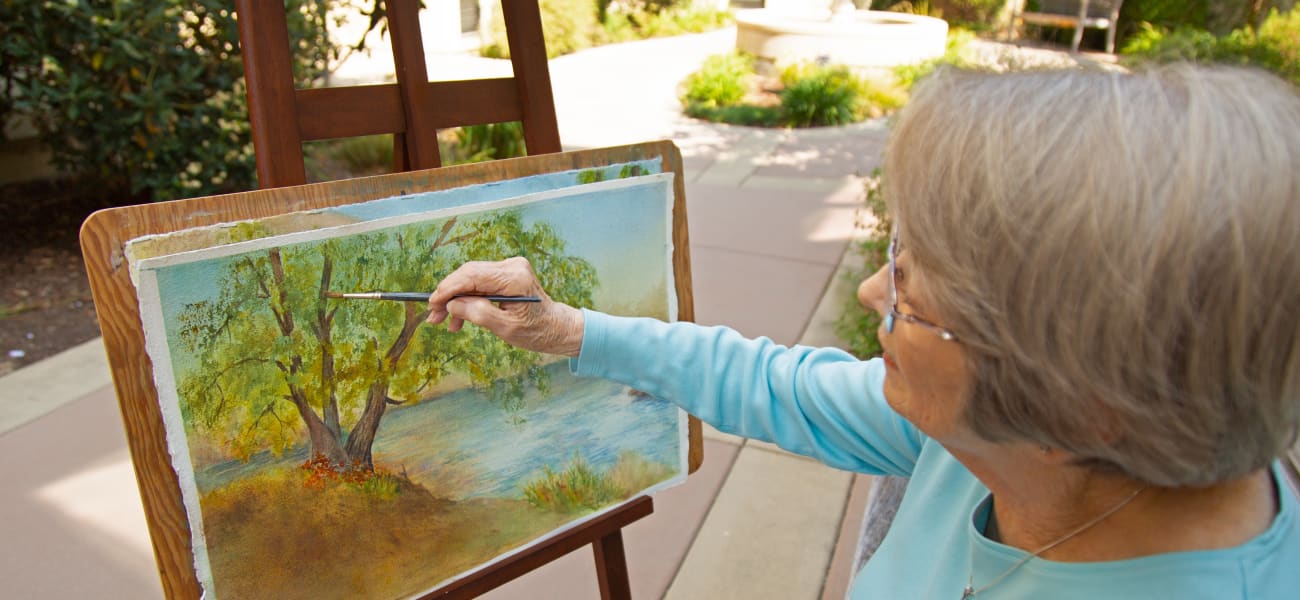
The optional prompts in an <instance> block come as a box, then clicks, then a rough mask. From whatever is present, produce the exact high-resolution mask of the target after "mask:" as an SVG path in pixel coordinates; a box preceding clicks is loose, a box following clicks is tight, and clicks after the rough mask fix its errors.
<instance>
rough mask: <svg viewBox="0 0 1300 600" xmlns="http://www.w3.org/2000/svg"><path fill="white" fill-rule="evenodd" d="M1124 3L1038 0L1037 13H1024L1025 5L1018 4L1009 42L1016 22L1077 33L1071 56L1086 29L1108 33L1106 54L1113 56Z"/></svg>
mask: <svg viewBox="0 0 1300 600" xmlns="http://www.w3.org/2000/svg"><path fill="white" fill-rule="evenodd" d="M1123 3H1124V0H1039V2H1038V10H1037V11H1031V12H1024V11H1022V10H1021V8H1022V7H1023V6H1024V3H1023V2H1017V3H1016V9H1015V11H1014V13H1013V14H1012V15H1011V21H1010V23H1008V25H1007V39H1008V40H1009V39H1011V30H1012V29H1014V28H1015V26H1016V22H1017V21H1023V22H1025V23H1033V24H1035V25H1047V26H1049V27H1061V28H1067V29H1074V39H1073V40H1071V41H1070V52H1078V51H1079V42H1081V41H1083V30H1084V29H1105V30H1106V52H1107V53H1109V54H1114V53H1115V26H1116V24H1117V23H1118V22H1119V8H1120V5H1121V4H1123Z"/></svg>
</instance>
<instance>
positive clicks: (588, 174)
mask: <svg viewBox="0 0 1300 600" xmlns="http://www.w3.org/2000/svg"><path fill="white" fill-rule="evenodd" d="M604 180H605V171H604V170H602V169H587V170H585V171H579V172H578V183H582V184H587V183H599V182H601V181H604Z"/></svg>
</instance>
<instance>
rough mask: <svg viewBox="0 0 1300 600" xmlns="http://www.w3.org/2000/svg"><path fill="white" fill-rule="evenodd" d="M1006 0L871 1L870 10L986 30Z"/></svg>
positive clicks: (990, 27)
mask: <svg viewBox="0 0 1300 600" xmlns="http://www.w3.org/2000/svg"><path fill="white" fill-rule="evenodd" d="M1005 5H1006V0H901V1H900V0H894V1H892V2H882V1H880V0H877V1H875V2H872V3H871V8H872V10H888V11H892V12H906V13H913V14H918V15H929V16H932V17H938V18H941V19H943V20H945V21H947V22H948V23H949V24H950V25H960V26H962V27H965V28H968V29H974V30H977V31H986V30H990V29H992V28H993V25H994V21H995V20H996V19H997V16H998V13H999V12H1001V11H1002V9H1003V7H1004V6H1005Z"/></svg>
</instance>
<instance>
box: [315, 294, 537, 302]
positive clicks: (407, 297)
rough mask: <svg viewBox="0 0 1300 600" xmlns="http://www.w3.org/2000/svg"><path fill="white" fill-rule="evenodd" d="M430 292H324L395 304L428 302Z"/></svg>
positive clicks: (518, 299)
mask: <svg viewBox="0 0 1300 600" xmlns="http://www.w3.org/2000/svg"><path fill="white" fill-rule="evenodd" d="M430 295H432V293H431V292H361V293H355V294H345V293H343V292H325V297H326V298H340V299H343V300H395V301H397V302H428V301H429V296H430ZM452 297H453V298H487V299H488V300H491V301H492V302H541V301H542V299H541V298H539V297H537V296H479V295H475V294H460V295H457V296H452Z"/></svg>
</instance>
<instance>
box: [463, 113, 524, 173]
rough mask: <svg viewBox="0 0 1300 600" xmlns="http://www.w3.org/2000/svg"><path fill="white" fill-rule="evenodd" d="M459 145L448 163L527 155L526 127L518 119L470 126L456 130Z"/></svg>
mask: <svg viewBox="0 0 1300 600" xmlns="http://www.w3.org/2000/svg"><path fill="white" fill-rule="evenodd" d="M454 131H455V133H454V135H453V137H454V139H455V141H456V145H455V146H454V147H453V148H452V152H451V154H452V155H451V156H447V157H444V158H445V160H444V162H446V163H447V164H461V163H471V162H482V161H486V160H498V159H502V158H514V157H517V156H524V155H526V154H527V153H528V152H527V149H526V148H525V147H524V126H523V123H520V122H519V121H510V122H506V123H487V124H484V125H469V126H466V127H460V128H457V129H455V130H454Z"/></svg>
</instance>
